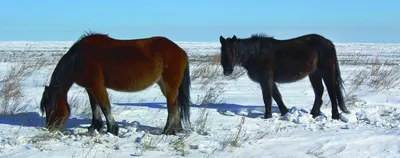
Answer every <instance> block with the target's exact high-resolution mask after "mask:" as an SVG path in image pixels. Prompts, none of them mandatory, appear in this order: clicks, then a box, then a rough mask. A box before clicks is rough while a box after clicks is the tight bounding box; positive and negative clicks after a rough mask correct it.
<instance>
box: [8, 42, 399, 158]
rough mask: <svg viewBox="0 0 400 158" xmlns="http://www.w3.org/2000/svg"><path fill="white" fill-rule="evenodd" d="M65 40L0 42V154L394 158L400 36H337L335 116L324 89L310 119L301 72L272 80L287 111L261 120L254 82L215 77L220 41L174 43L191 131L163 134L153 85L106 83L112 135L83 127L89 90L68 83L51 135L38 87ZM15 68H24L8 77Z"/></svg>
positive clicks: (161, 102) (309, 96)
mask: <svg viewBox="0 0 400 158" xmlns="http://www.w3.org/2000/svg"><path fill="white" fill-rule="evenodd" d="M72 43H73V42H56V41H55V42H0V79H1V80H2V81H3V82H1V83H0V89H1V96H0V103H1V104H0V106H1V107H0V109H1V110H0V112H1V116H0V157H79V158H80V157H232V158H233V157H238V158H244V157H302V158H303V157H400V108H399V105H400V84H399V81H400V79H399V78H400V65H399V64H400V44H368V43H335V45H336V46H337V52H338V58H339V60H340V67H341V71H342V78H343V79H344V80H345V87H346V96H347V97H346V103H347V107H348V108H349V110H351V112H352V114H349V115H341V120H332V119H331V106H330V100H329V97H328V95H327V93H326V91H325V93H324V98H323V99H324V105H323V106H322V112H323V114H324V115H325V116H326V117H324V116H321V117H317V118H316V119H313V118H312V117H311V115H310V114H309V111H310V110H311V108H312V104H313V101H314V92H313V90H312V88H311V84H310V82H309V80H308V78H305V79H303V80H301V81H298V82H295V83H291V84H281V85H279V89H280V91H281V94H282V97H283V101H284V102H285V104H286V106H287V107H288V108H289V109H290V113H289V114H287V115H286V116H284V117H281V116H280V112H279V110H278V108H277V106H276V104H275V102H273V112H274V113H273V118H271V119H263V118H262V117H263V114H264V104H263V100H262V94H261V89H260V87H259V85H258V84H256V83H253V82H252V81H250V80H249V79H248V77H247V75H246V74H244V75H243V76H239V75H238V76H236V77H225V76H222V68H221V67H220V66H219V65H218V64H219V61H218V59H217V57H215V56H214V55H215V54H218V53H219V48H220V44H219V43H193V42H178V44H179V45H180V46H182V47H183V48H184V49H185V50H187V52H188V54H189V55H190V58H191V62H190V64H191V73H192V79H193V80H192V90H191V96H192V98H191V100H192V101H193V102H194V103H196V105H193V106H192V107H191V114H192V115H191V122H192V126H193V131H191V132H189V133H185V134H179V135H176V136H165V135H162V134H161V132H162V130H163V127H164V125H165V121H166V119H167V111H166V106H165V98H164V97H163V96H162V93H161V91H160V89H159V88H158V86H157V85H154V86H152V87H150V88H148V89H146V90H144V91H141V92H136V93H122V92H116V91H112V90H109V93H110V99H111V102H112V103H113V107H112V113H113V115H114V118H115V119H116V121H117V122H118V124H119V126H120V131H119V135H118V136H114V135H111V134H107V133H105V132H104V131H105V129H103V130H104V131H103V132H100V133H95V134H94V135H89V134H88V133H87V127H88V126H89V125H90V123H91V111H90V108H89V101H88V97H87V94H86V93H85V91H84V90H83V88H80V87H78V86H76V85H74V86H73V87H72V88H71V90H70V92H69V96H68V97H69V99H68V101H69V103H70V104H71V109H72V116H71V117H70V119H69V120H68V123H67V125H66V126H65V129H64V130H63V131H61V132H55V133H49V132H48V131H47V130H46V129H45V128H44V123H45V117H43V116H42V115H41V113H40V112H39V102H40V99H41V94H42V92H43V89H44V87H43V86H44V85H45V84H46V83H47V82H48V81H47V80H48V78H49V75H50V74H51V72H52V70H53V69H54V67H55V64H56V63H57V61H58V60H59V59H60V58H61V56H62V55H63V53H65V52H66V51H67V50H68V48H69V47H70V46H71V44H72ZM21 65H22V66H21ZM12 68H14V69H12ZM12 70H14V71H12ZM16 70H25V71H23V72H27V73H26V74H23V75H21V76H19V77H18V75H17V77H15V76H16V75H14V78H13V72H15V71H16ZM235 71H236V73H240V72H241V71H240V69H236V70H235ZM17 72H19V71H17ZM14 74H16V73H14ZM5 79H8V80H5ZM10 87H11V88H10ZM18 88H20V89H18ZM14 107H16V108H14ZM9 113H12V114H9ZM103 119H104V117H103Z"/></svg>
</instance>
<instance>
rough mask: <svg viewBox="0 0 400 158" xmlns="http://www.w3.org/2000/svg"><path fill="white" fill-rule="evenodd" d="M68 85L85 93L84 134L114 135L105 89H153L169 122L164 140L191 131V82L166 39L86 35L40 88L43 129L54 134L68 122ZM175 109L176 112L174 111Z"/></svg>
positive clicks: (180, 53)
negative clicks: (88, 112) (87, 119)
mask: <svg viewBox="0 0 400 158" xmlns="http://www.w3.org/2000/svg"><path fill="white" fill-rule="evenodd" d="M73 83H76V84H77V85H79V86H81V87H83V88H85V89H86V91H87V94H88V96H89V100H90V105H91V109H92V114H93V116H92V124H91V126H90V127H89V132H93V131H94V130H98V131H99V130H100V129H101V128H102V127H103V122H102V119H101V112H102V113H103V114H104V116H105V118H106V121H107V132H110V133H112V134H114V135H118V124H117V123H116V122H115V120H114V118H113V116H112V115H111V106H110V101H109V97H108V93H107V91H106V88H110V89H113V90H116V91H123V92H137V91H141V90H144V89H146V88H148V87H149V86H151V85H153V84H154V83H157V84H158V85H159V87H160V89H161V91H162V93H163V94H164V96H165V97H166V101H167V106H168V108H167V109H168V120H167V121H166V126H165V128H164V131H163V134H176V132H180V131H182V129H183V128H182V124H183V125H185V126H186V125H187V126H190V120H189V117H190V116H189V115H190V111H189V104H190V93H189V90H190V76H189V63H188V56H187V54H186V52H185V51H184V50H183V49H182V48H180V47H179V46H178V45H177V44H175V43H174V42H172V41H171V40H169V39H168V38H166V37H150V38H143V39H132V40H128V39H126V40H119V39H114V38H110V37H109V36H108V35H105V34H96V33H88V34H86V35H84V36H82V37H81V38H80V39H79V40H78V41H77V42H75V43H74V44H73V45H72V47H71V48H70V49H69V50H68V52H67V53H66V54H65V55H64V56H63V57H62V58H61V60H60V61H59V62H58V64H57V66H56V67H55V69H54V71H53V74H52V76H51V81H50V85H48V86H45V89H44V92H43V96H42V100H41V103H40V109H41V111H42V113H44V111H45V112H46V127H47V128H48V129H49V131H54V130H59V129H60V128H61V127H63V125H64V124H65V122H66V120H67V119H68V117H69V116H70V107H69V105H68V103H67V92H68V90H69V89H70V87H71V86H72V84H73ZM178 107H179V108H178Z"/></svg>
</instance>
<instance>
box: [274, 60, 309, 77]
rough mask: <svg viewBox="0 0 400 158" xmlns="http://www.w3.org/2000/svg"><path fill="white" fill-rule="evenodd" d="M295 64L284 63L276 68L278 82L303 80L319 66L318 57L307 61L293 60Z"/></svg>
mask: <svg viewBox="0 0 400 158" xmlns="http://www.w3.org/2000/svg"><path fill="white" fill-rule="evenodd" d="M293 63H295V64H287V65H282V66H280V67H279V68H277V69H275V72H274V80H275V82H278V83H290V82H295V81H298V80H301V79H303V78H305V77H306V76H308V75H309V74H310V73H312V72H314V71H315V70H316V68H317V57H316V56H315V57H311V58H310V59H309V60H306V61H297V62H296V61H293Z"/></svg>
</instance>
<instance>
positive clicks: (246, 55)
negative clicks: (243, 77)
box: [236, 41, 260, 70]
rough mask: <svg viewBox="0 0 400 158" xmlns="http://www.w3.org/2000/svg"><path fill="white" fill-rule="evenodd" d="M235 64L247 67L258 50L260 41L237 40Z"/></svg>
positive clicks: (252, 61) (256, 55)
mask: <svg viewBox="0 0 400 158" xmlns="http://www.w3.org/2000/svg"><path fill="white" fill-rule="evenodd" d="M237 45H238V50H237V52H238V53H237V57H236V59H237V60H236V64H237V65H240V66H243V67H244V68H245V69H247V70H248V69H249V68H250V67H251V64H252V63H254V60H256V59H257V57H258V54H259V51H260V41H238V43H237Z"/></svg>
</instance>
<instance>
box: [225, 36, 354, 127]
mask: <svg viewBox="0 0 400 158" xmlns="http://www.w3.org/2000/svg"><path fill="white" fill-rule="evenodd" d="M220 43H221V65H222V67H223V71H224V74H225V75H226V76H228V75H230V74H231V73H232V71H233V68H234V66H235V65H240V66H243V67H244V68H245V69H246V70H247V73H248V76H249V78H250V79H251V80H253V81H254V82H257V83H259V84H260V85H261V89H262V93H263V100H264V104H265V116H264V117H265V118H271V117H272V111H271V108H272V107H271V106H272V105H271V104H272V98H273V99H274V100H275V102H276V103H277V104H278V107H279V110H280V111H281V115H285V114H286V113H287V112H288V110H287V108H286V106H285V104H284V103H283V101H282V96H281V94H280V92H279V90H278V87H277V85H276V83H290V82H295V81H298V80H300V79H303V78H304V77H306V76H309V79H310V82H311V84H312V87H313V89H314V93H315V100H314V105H313V108H312V110H311V114H312V115H313V117H317V116H319V115H320V113H321V111H320V108H321V105H322V95H323V92H324V87H323V85H322V80H323V81H324V82H325V86H326V88H327V90H328V93H329V97H330V100H331V103H332V118H333V119H339V111H338V108H337V106H338V104H339V107H340V109H341V110H342V111H343V112H345V113H350V111H348V110H347V108H346V106H345V103H344V100H343V94H342V91H341V89H343V80H342V78H341V76H340V69H339V63H338V59H337V56H336V49H335V46H334V44H333V43H332V42H331V41H330V40H328V39H326V38H324V37H322V36H321V35H318V34H309V35H304V36H300V37H296V38H292V39H286V40H277V39H274V38H273V37H268V36H265V35H252V36H251V37H250V38H244V39H239V38H237V37H236V36H235V35H234V36H233V37H232V38H227V39H225V38H224V37H222V36H220ZM271 96H272V98H271Z"/></svg>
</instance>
